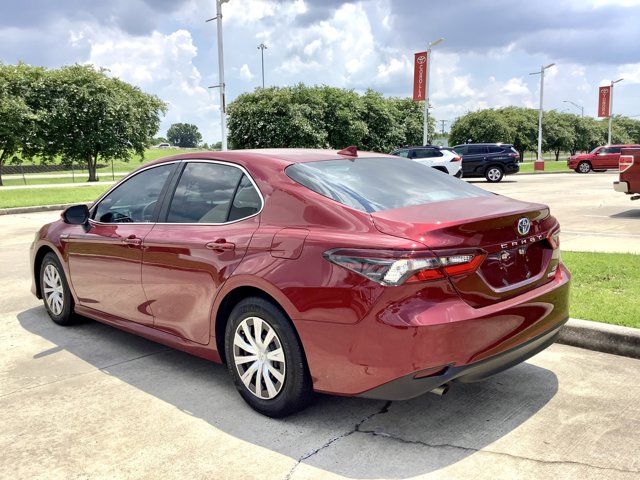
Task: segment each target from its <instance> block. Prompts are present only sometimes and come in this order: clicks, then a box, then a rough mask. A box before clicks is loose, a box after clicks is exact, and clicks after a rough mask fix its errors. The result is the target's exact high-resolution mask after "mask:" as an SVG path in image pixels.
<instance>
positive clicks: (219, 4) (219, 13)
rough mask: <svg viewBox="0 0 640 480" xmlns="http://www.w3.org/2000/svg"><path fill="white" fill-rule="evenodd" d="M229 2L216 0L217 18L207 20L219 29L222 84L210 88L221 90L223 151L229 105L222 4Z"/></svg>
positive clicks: (219, 72) (220, 77)
mask: <svg viewBox="0 0 640 480" xmlns="http://www.w3.org/2000/svg"><path fill="white" fill-rule="evenodd" d="M228 1H229V0H216V16H215V17H212V18H209V19H208V20H206V21H207V22H210V21H212V20H216V25H217V27H218V79H219V80H220V83H219V84H218V85H213V86H211V87H209V88H219V89H220V130H221V132H222V150H223V151H224V150H226V149H227V105H226V103H225V84H224V50H223V48H222V4H223V3H227V2H228Z"/></svg>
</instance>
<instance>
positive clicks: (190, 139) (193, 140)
mask: <svg viewBox="0 0 640 480" xmlns="http://www.w3.org/2000/svg"><path fill="white" fill-rule="evenodd" d="M167 139H168V140H169V142H170V143H171V145H175V146H177V147H182V148H195V147H197V146H198V145H199V144H200V142H201V141H202V135H201V134H200V131H199V130H198V126H197V125H194V124H192V123H174V124H173V125H171V126H170V127H169V130H167Z"/></svg>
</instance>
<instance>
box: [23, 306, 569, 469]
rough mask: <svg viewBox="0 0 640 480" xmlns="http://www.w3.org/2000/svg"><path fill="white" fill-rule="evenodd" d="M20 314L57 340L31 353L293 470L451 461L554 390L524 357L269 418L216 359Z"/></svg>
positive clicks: (519, 420) (324, 400)
mask: <svg viewBox="0 0 640 480" xmlns="http://www.w3.org/2000/svg"><path fill="white" fill-rule="evenodd" d="M18 320H19V322H20V325H21V326H22V327H23V328H24V329H25V330H27V331H28V332H30V333H32V334H34V335H38V336H40V337H42V338H44V339H46V340H47V341H49V342H51V343H52V344H54V346H53V347H50V348H47V349H45V350H43V351H42V352H35V353H34V355H33V358H34V361H35V360H36V359H37V361H38V362H52V365H55V362H56V360H55V358H52V357H55V355H54V354H55V353H57V352H59V351H61V350H65V351H67V352H69V353H71V354H73V355H74V356H76V357H78V358H80V359H81V360H83V361H85V362H88V363H89V364H91V365H93V366H95V367H96V368H98V369H100V370H102V371H104V372H105V373H108V374H109V375H111V376H113V377H115V378H117V379H119V380H121V381H123V382H126V383H127V384H129V385H131V386H133V387H135V388H137V389H139V390H141V391H144V392H146V393H147V394H149V395H153V396H154V397H156V398H158V399H160V400H162V401H164V402H167V403H169V404H171V405H173V406H175V407H176V408H177V409H179V410H180V411H181V413H180V414H185V415H186V414H188V415H193V416H195V417H197V418H200V419H202V420H204V421H206V422H207V423H208V424H209V425H211V426H212V427H214V428H216V429H220V430H222V431H223V432H225V433H227V434H230V435H233V436H234V437H236V438H239V439H241V440H243V441H246V442H251V443H252V444H255V445H259V446H261V447H264V448H267V449H270V450H272V451H275V452H278V453H280V454H283V455H287V456H289V457H291V458H292V459H294V460H295V461H297V462H298V463H296V464H295V465H296V466H294V467H293V470H295V468H296V467H297V465H298V464H299V463H300V462H303V463H305V464H308V465H312V466H314V467H316V468H319V469H323V470H325V471H329V472H332V473H335V474H339V475H343V476H347V477H351V478H381V477H384V478H407V477H412V476H416V475H420V474H425V473H428V472H431V471H435V470H438V469H441V468H444V467H446V466H448V465H451V464H453V463H456V462H458V461H460V460H461V459H463V458H465V457H467V456H469V455H471V454H473V453H474V452H476V451H478V450H480V449H482V448H483V447H486V446H487V445H489V444H491V443H493V442H495V441H496V440H498V439H500V438H502V437H504V436H505V435H507V434H509V433H510V432H511V431H513V430H514V429H516V428H517V427H518V426H520V425H521V424H523V423H524V422H525V421H527V419H529V418H530V417H531V416H533V415H534V414H536V412H538V411H539V410H540V409H541V408H542V407H543V406H544V405H545V404H547V402H549V400H550V399H551V398H553V396H554V395H555V394H556V392H557V390H558V380H557V377H556V376H555V374H554V373H553V372H551V371H549V370H546V369H543V368H540V367H536V366H534V365H531V364H527V363H525V364H522V365H519V366H517V367H515V368H512V369H511V370H508V371H506V372H503V373H501V374H499V375H496V376H494V377H492V378H490V379H488V380H485V381H484V382H480V383H475V384H460V383H458V384H454V386H453V388H452V389H451V390H450V393H449V394H447V395H446V396H444V397H439V396H437V395H434V394H427V395H424V396H422V397H419V398H416V399H413V400H410V401H405V402H393V403H387V402H383V401H375V400H367V399H361V398H344V397H334V396H328V395H318V398H317V400H316V401H315V403H314V404H313V405H311V406H310V407H309V408H308V409H306V410H305V411H303V412H301V413H299V414H297V415H294V416H291V417H288V418H285V419H279V420H274V419H270V418H267V417H264V416H262V415H259V414H257V413H255V412H254V411H253V410H251V409H250V408H249V407H248V406H247V405H246V404H245V403H244V402H243V401H242V399H241V397H240V396H239V395H238V393H237V392H236V390H235V387H234V386H233V383H232V382H231V380H230V378H229V377H228V375H227V371H226V367H225V366H223V365H217V364H214V363H211V362H209V361H206V360H203V359H200V358H197V357H193V356H191V355H188V354H186V353H182V352H179V351H176V350H172V349H168V348H166V347H164V346H162V345H159V344H156V343H154V342H151V341H147V340H145V339H143V338H140V337H137V336H134V335H131V334H128V333H126V332H122V331H120V330H117V329H115V328H112V327H110V326H107V325H103V324H100V323H98V322H93V321H91V320H86V321H84V322H81V323H80V324H78V325H76V326H73V327H60V326H58V325H56V324H54V323H53V322H51V320H50V319H49V318H48V316H47V314H46V313H45V310H44V308H42V307H36V308H31V309H29V310H26V311H24V312H22V313H20V314H19V315H18ZM73 361H75V360H73ZM41 365H42V367H40V368H43V369H45V368H47V365H46V364H42V363H41ZM107 400H108V399H105V402H107ZM86 401H87V402H95V401H97V399H96V398H91V399H87V400H86ZM144 415H145V412H140V416H141V418H143V416H144ZM159 420H160V419H159ZM162 421H167V419H162ZM123 441H126V439H123ZM293 470H292V472H293Z"/></svg>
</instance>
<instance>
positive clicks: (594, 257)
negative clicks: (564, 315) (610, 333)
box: [562, 252, 640, 328]
mask: <svg viewBox="0 0 640 480" xmlns="http://www.w3.org/2000/svg"><path fill="white" fill-rule="evenodd" d="M562 260H563V261H564V263H565V265H566V266H567V267H568V268H569V270H570V271H571V273H572V275H573V278H572V285H571V307H570V313H571V316H572V317H574V318H579V319H581V320H594V321H597V322H605V323H613V324H616V325H624V326H626V327H635V328H640V255H633V254H630V253H583V252H562Z"/></svg>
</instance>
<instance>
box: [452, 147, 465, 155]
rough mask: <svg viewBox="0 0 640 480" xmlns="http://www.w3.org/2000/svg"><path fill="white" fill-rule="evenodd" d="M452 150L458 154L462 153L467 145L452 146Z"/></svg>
mask: <svg viewBox="0 0 640 480" xmlns="http://www.w3.org/2000/svg"><path fill="white" fill-rule="evenodd" d="M453 151H454V152H456V153H457V154H458V155H464V154H465V153H467V147H454V149H453Z"/></svg>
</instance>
